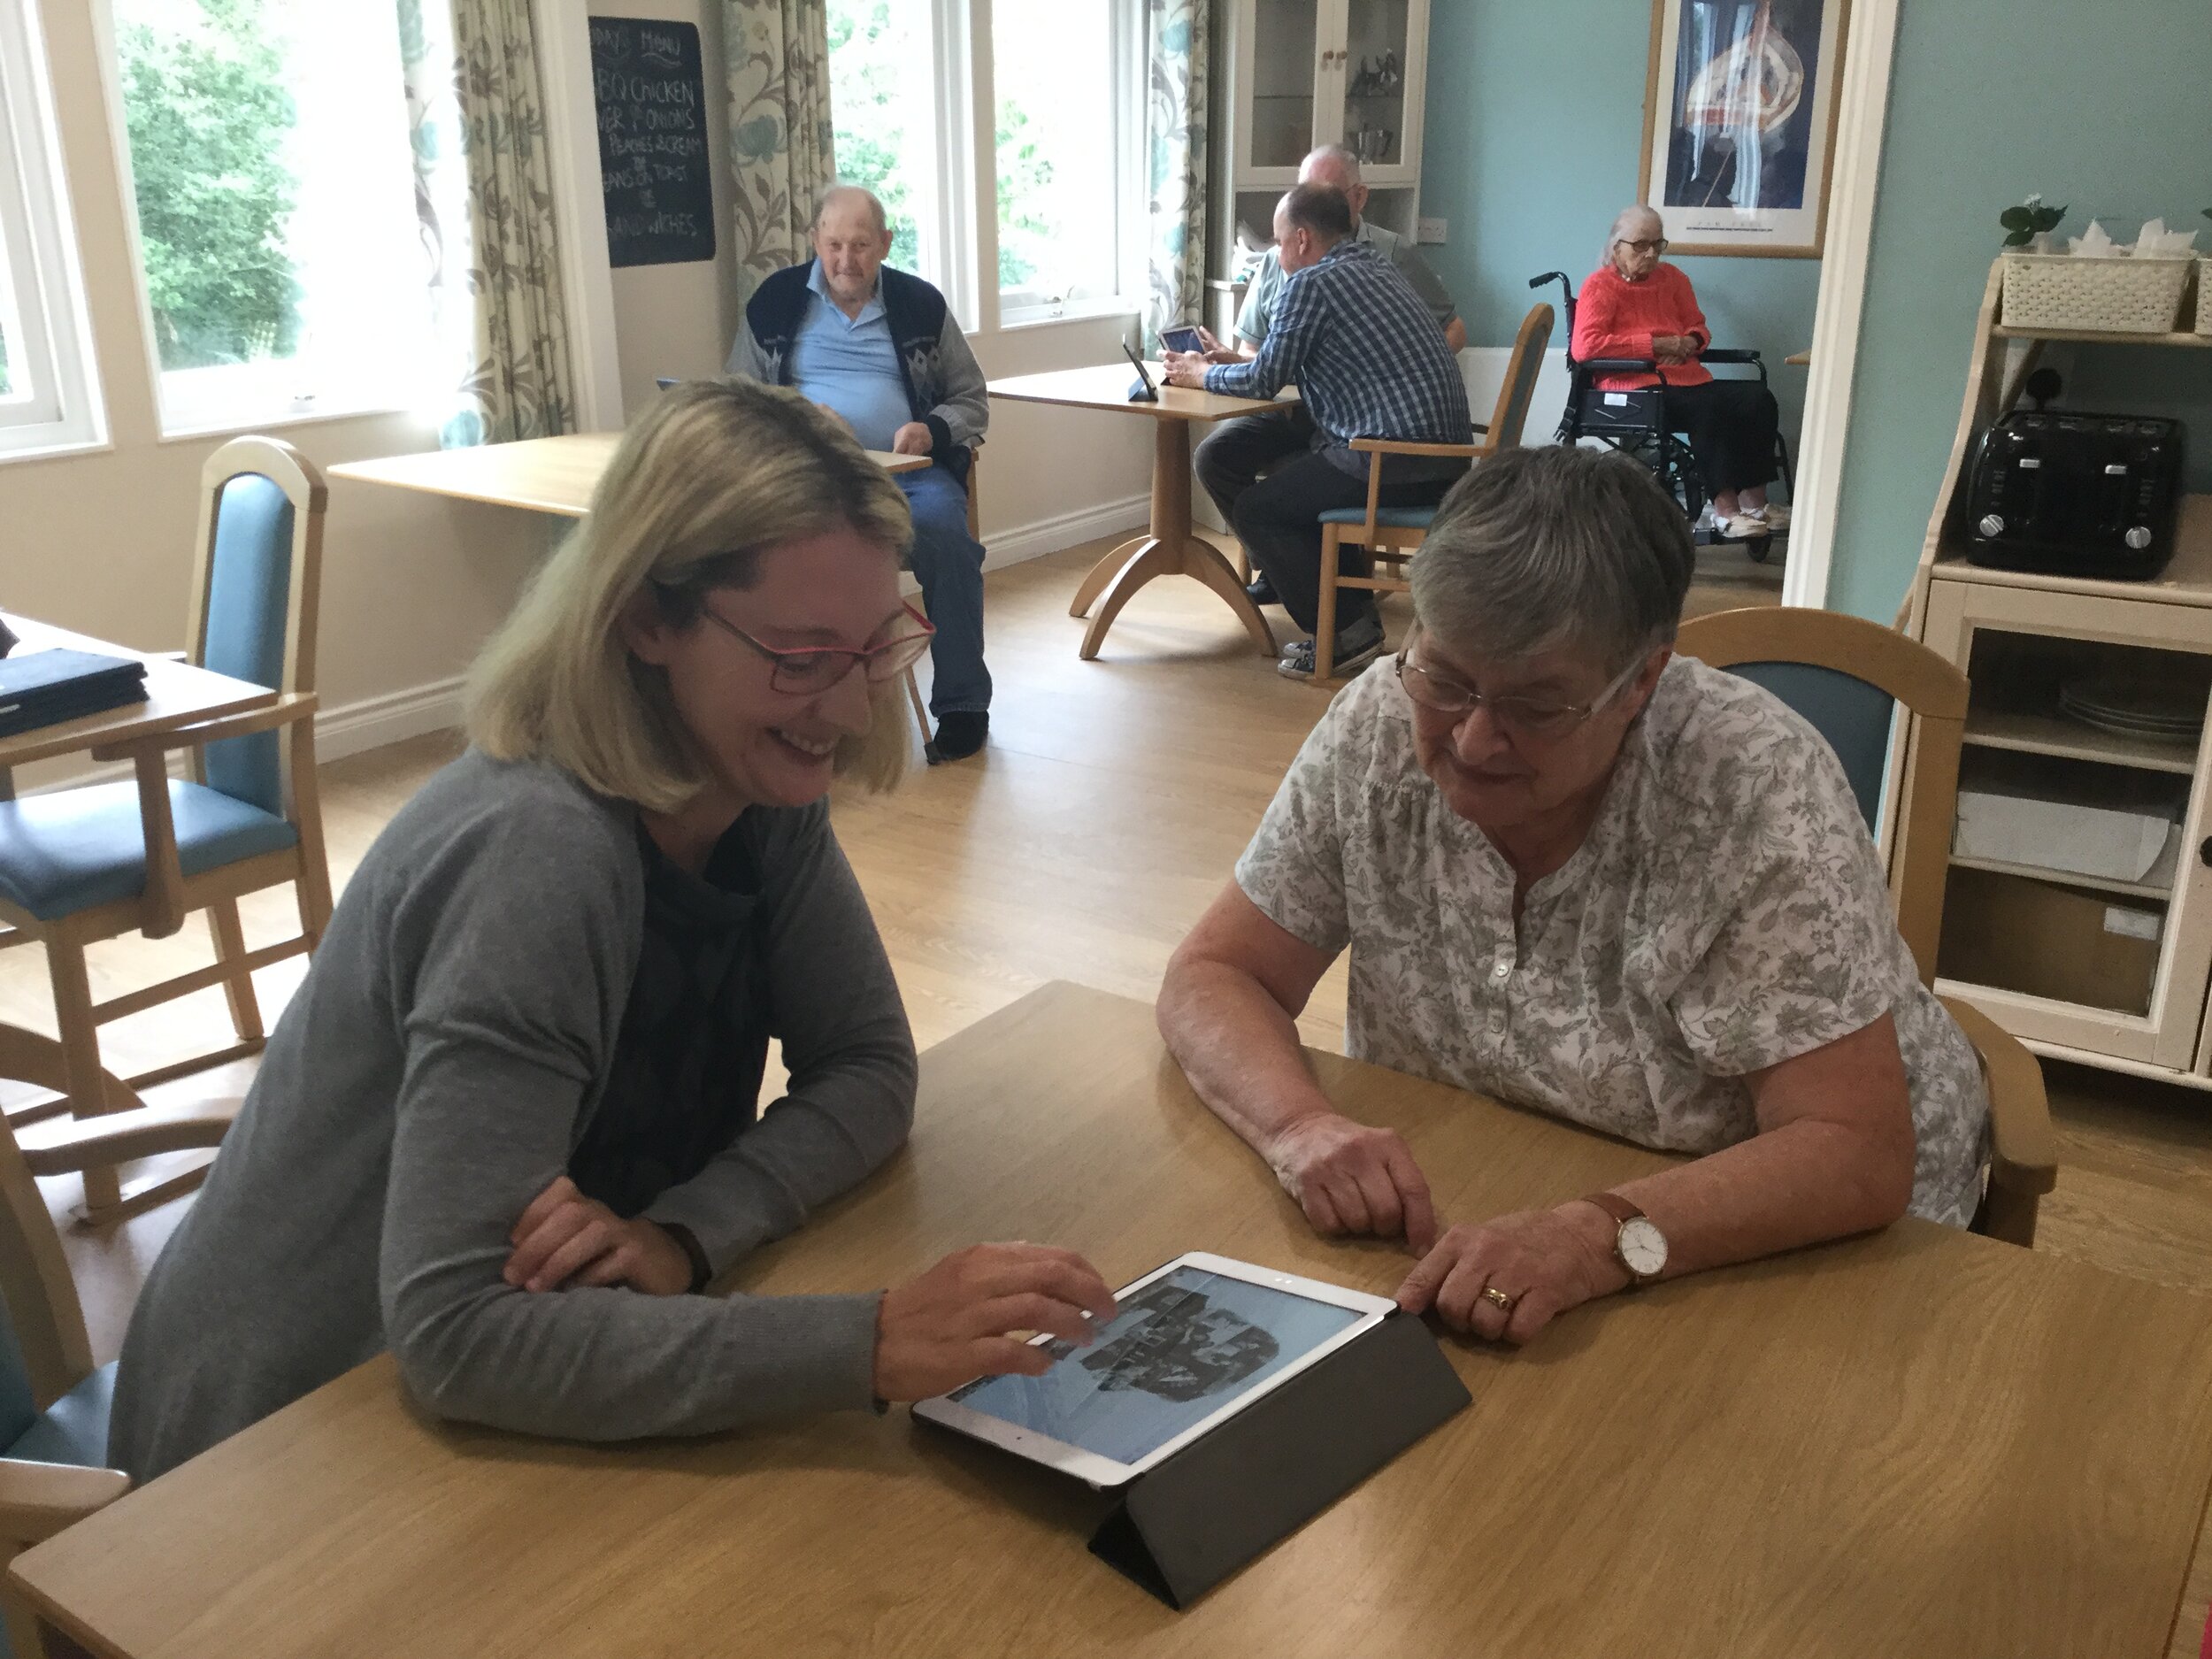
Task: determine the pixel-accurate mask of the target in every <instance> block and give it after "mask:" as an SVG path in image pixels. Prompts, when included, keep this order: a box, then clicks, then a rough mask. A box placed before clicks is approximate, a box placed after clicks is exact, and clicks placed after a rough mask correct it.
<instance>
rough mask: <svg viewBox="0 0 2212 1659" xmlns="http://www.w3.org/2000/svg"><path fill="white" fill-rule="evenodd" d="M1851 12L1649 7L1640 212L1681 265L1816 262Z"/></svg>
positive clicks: (1806, 0)
mask: <svg viewBox="0 0 2212 1659" xmlns="http://www.w3.org/2000/svg"><path fill="white" fill-rule="evenodd" d="M1849 12H1850V0H1652V7H1651V66H1650V71H1649V73H1648V76H1647V80H1646V81H1645V86H1644V155H1643V165H1642V168H1641V171H1640V182H1639V184H1638V188H1637V200H1639V201H1640V202H1642V203H1643V204H1645V205H1647V206H1648V207H1653V208H1655V209H1657V210H1658V211H1659V215H1660V217H1661V218H1662V219H1664V220H1665V221H1666V227H1667V240H1668V241H1669V242H1670V243H1671V244H1672V249H1671V250H1672V251H1673V252H1675V253H1694V254H1697V253H1701V254H1732V253H1734V254H1768V255H1773V256H1777V257H1783V258H1798V259H1812V258H1817V257H1819V256H1820V245H1821V238H1822V236H1823V235H1824V233H1825V231H1826V227H1827V218H1828V174H1829V165H1830V161H1831V158H1832V157H1833V155H1834V153H1835V147H1836V83H1837V79H1838V74H1839V71H1840V70H1841V68H1842V65H1843V41H1844V26H1845V24H1846V22H1847V19H1848V15H1849Z"/></svg>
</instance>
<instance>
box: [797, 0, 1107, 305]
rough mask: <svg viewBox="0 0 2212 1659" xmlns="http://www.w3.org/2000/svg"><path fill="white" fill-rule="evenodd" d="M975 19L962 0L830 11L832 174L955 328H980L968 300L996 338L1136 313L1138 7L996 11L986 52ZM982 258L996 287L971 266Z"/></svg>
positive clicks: (1035, 5)
mask: <svg viewBox="0 0 2212 1659" xmlns="http://www.w3.org/2000/svg"><path fill="white" fill-rule="evenodd" d="M977 11H978V9H976V8H973V7H972V4H971V0H829V45H830V103H831V119H832V121H833V125H834V127H835V128H836V137H837V164H838V173H839V176H840V177H841V178H844V179H846V180H849V181H851V182H852V183H855V184H864V185H866V186H867V187H868V188H870V189H872V190H873V191H875V193H876V194H877V195H878V196H880V197H882V198H883V203H884V205H885V207H886V208H887V210H888V211H889V212H890V215H891V218H892V221H893V223H892V230H893V238H894V239H893V242H892V249H891V262H892V263H893V264H894V265H901V266H903V267H905V268H906V269H908V270H912V271H917V272H918V273H921V274H922V275H923V276H926V277H927V278H928V279H929V280H931V281H933V282H934V283H936V284H937V285H938V286H939V287H940V288H943V289H944V290H945V291H946V293H947V295H948V296H950V297H951V298H952V300H953V303H954V306H955V309H956V310H957V311H962V312H963V313H964V314H966V315H970V316H975V315H978V314H981V313H986V307H985V306H984V305H981V304H976V305H969V304H966V303H964V301H965V300H966V299H968V298H969V297H971V296H973V297H978V298H995V302H996V306H997V311H996V316H997V319H998V320H999V321H1001V322H1017V323H1018V322H1025V321H1031V320H1035V319H1043V318H1048V317H1054V316H1061V315H1068V314H1079V313H1097V312H1102V311H1115V310H1133V309H1134V308H1135V307H1136V305H1137V303H1138V301H1137V299H1136V298H1135V297H1134V296H1137V295H1139V294H1140V293H1141V291H1142V288H1143V272H1142V268H1141V250H1142V236H1141V234H1140V227H1141V221H1142V216H1143V212H1144V206H1145V203H1144V196H1143V194H1142V188H1143V187H1142V179H1143V166H1142V155H1143V121H1142V119H1141V111H1142V109H1143V107H1144V105H1143V97H1142V89H1143V87H1142V77H1141V74H1140V73H1139V65H1141V62H1142V58H1143V35H1142V30H1143V11H1142V4H1141V0H992V4H991V7H990V11H989V18H990V33H989V46H990V50H988V51H987V52H984V51H981V50H979V45H980V42H978V41H977V40H976V39H975V26H976V25H977V24H978V23H979V21H980V19H979V16H978V15H977ZM986 66H988V69H989V73H988V75H986V74H985V73H984V70H985V68H986ZM982 109H987V110H988V111H990V112H991V115H992V118H993V119H992V122H991V137H992V143H993V149H994V157H993V159H994V162H995V179H996V183H997V192H996V194H997V201H996V203H995V204H992V203H988V202H986V203H983V204H980V206H981V211H980V212H979V211H978V205H979V204H977V203H976V202H975V201H974V199H973V198H974V197H975V196H976V194H977V192H976V189H975V184H974V180H975V179H976V175H977V172H978V169H977V168H976V167H975V166H974V165H972V163H971V160H970V157H972V149H971V146H970V143H969V139H970V137H971V135H979V122H978V121H977V119H976V115H977V112H978V111H979V110H982ZM994 205H995V207H996V219H997V224H996V231H995V234H992V227H991V225H990V223H989V219H990V214H991V210H992V207H993V206H994ZM994 245H995V249H996V252H995V255H993V254H991V253H989V252H988V251H987V250H989V249H991V248H992V247H993V246H994ZM979 248H980V249H981V250H985V251H984V252H983V253H982V255H981V257H979V255H978V253H977V251H976V250H978V249H979ZM994 258H995V262H996V266H997V271H996V278H997V280H995V281H992V280H986V273H985V272H984V270H983V269H981V268H979V267H980V266H983V265H988V264H989V263H990V262H991V261H992V259H994ZM985 320H986V322H987V321H988V316H987V314H986V315H985Z"/></svg>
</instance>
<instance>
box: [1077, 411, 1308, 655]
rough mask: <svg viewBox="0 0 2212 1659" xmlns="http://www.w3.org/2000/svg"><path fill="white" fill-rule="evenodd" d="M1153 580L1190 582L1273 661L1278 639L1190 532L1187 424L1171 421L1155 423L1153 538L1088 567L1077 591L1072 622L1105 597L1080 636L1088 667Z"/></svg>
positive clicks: (1210, 549)
mask: <svg viewBox="0 0 2212 1659" xmlns="http://www.w3.org/2000/svg"><path fill="white" fill-rule="evenodd" d="M1156 576H1189V577H1194V578H1195V579H1196V580H1199V581H1202V582H1203V583H1205V584H1206V586H1207V587H1209V588H1212V589H1213V590H1214V591H1215V592H1216V593H1217V594H1219V595H1221V598H1222V603H1225V604H1226V605H1227V606H1228V607H1229V609H1230V610H1232V611H1234V612H1236V614H1237V618H1238V620H1240V621H1241V622H1242V623H1243V624H1244V627H1245V632H1246V633H1248V634H1250V635H1251V636H1252V642H1253V644H1254V645H1255V646H1256V647H1257V648H1258V649H1259V651H1260V654H1261V655H1262V656H1263V657H1272V656H1274V655H1275V634H1274V631H1273V630H1272V629H1271V628H1270V627H1269V626H1267V618H1264V617H1263V616H1261V615H1260V612H1259V607H1258V606H1256V605H1255V604H1254V603H1252V602H1251V600H1250V599H1249V598H1248V597H1246V595H1245V592H1244V584H1243V583H1242V582H1240V581H1239V580H1237V573H1236V571H1235V569H1234V568H1233V566H1232V565H1230V563H1229V561H1228V560H1227V559H1225V558H1224V557H1221V553H1220V550H1219V549H1217V548H1216V547H1215V546H1214V545H1213V544H1212V543H1211V542H1210V541H1203V540H1202V539H1201V538H1200V537H1198V536H1197V535H1196V534H1194V533H1193V531H1192V529H1191V516H1190V422H1188V421H1187V420H1179V419H1172V418H1170V417H1166V416H1160V417H1156V418H1155V419H1154V420H1153V422H1152V522H1151V525H1150V526H1149V534H1147V535H1145V536H1143V537H1141V538H1140V539H1139V540H1137V541H1125V542H1123V543H1122V545H1121V546H1119V547H1118V548H1116V549H1114V550H1113V551H1112V552H1111V553H1109V554H1108V555H1107V556H1106V557H1104V558H1102V559H1101V560H1100V561H1099V562H1098V563H1097V564H1096V565H1093V566H1092V567H1091V572H1090V574H1089V575H1087V576H1086V577H1085V578H1084V579H1083V582H1082V585H1081V586H1080V587H1079V588H1077V589H1076V592H1075V603H1074V604H1073V605H1071V607H1070V608H1069V615H1071V616H1078V617H1079V616H1081V615H1082V614H1083V613H1084V612H1085V611H1088V610H1089V609H1090V608H1091V605H1092V603H1094V601H1096V600H1097V598H1098V596H1099V595H1100V594H1101V593H1102V592H1103V593H1104V594H1105V595H1106V598H1105V603H1104V604H1102V606H1101V607H1100V609H1099V612H1098V615H1097V616H1096V617H1094V618H1092V620H1091V626H1090V627H1089V628H1088V629H1087V630H1086V632H1085V633H1084V635H1083V650H1082V657H1083V660H1084V661H1086V662H1088V661H1090V660H1091V659H1092V658H1094V657H1096V656H1097V655H1098V649H1099V647H1100V646H1101V645H1102V644H1103V643H1104V642H1105V640H1106V630H1107V629H1108V628H1110V627H1111V626H1113V623H1114V618H1116V617H1117V616H1118V615H1119V614H1120V613H1121V608H1122V607H1123V606H1124V605H1125V604H1127V603H1129V602H1130V600H1131V599H1133V597H1135V595H1136V592H1137V590H1138V589H1139V588H1142V587H1143V586H1144V585H1145V584H1146V583H1147V582H1148V581H1150V580H1152V579H1153V578H1154V577H1156Z"/></svg>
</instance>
